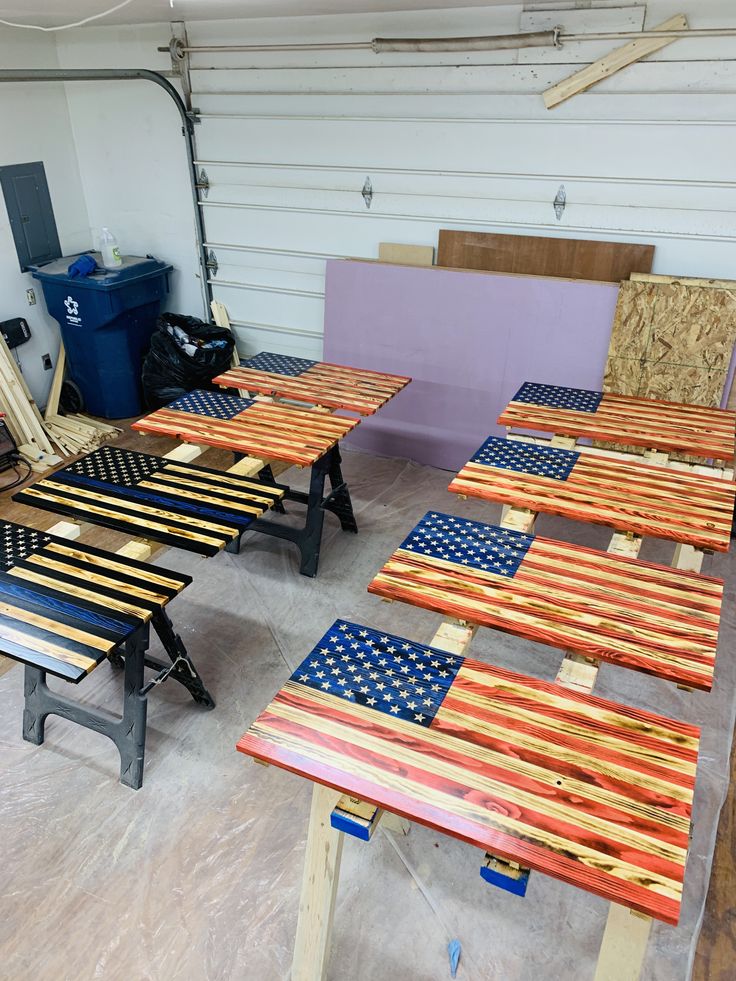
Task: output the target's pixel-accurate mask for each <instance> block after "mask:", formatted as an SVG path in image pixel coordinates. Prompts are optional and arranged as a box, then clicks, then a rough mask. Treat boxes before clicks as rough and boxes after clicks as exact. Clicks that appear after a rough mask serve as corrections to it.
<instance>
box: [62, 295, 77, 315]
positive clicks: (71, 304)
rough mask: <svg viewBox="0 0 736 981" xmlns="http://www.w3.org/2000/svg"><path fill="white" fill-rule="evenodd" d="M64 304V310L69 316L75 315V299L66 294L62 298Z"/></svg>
mask: <svg viewBox="0 0 736 981" xmlns="http://www.w3.org/2000/svg"><path fill="white" fill-rule="evenodd" d="M64 306H65V307H66V312H67V313H68V314H69V316H70V317H76V316H77V314H78V313H79V304H78V303H77V301H76V300H74V299H72V297H71V296H68V297H67V298H66V299H65V300H64Z"/></svg>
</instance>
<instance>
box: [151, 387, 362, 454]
mask: <svg viewBox="0 0 736 981" xmlns="http://www.w3.org/2000/svg"><path fill="white" fill-rule="evenodd" d="M359 422H360V420H359V419H347V418H345V417H343V416H335V415H331V414H329V413H326V412H319V411H314V410H310V409H297V408H295V407H293V406H290V405H281V404H278V405H277V404H275V403H272V402H256V401H254V400H253V399H242V398H238V397H237V396H235V395H228V394H226V393H225V392H204V391H195V392H189V393H188V394H187V395H184V396H182V397H181V398H179V399H176V400H175V401H174V402H172V403H171V405H168V406H166V407H165V408H163V409H157V410H156V411H155V412H152V413H151V414H150V415H148V416H144V417H143V418H142V419H139V420H138V421H137V422H134V423H133V429H137V430H139V431H140V432H144V433H157V434H158V435H161V436H171V437H172V438H173V439H181V440H184V441H185V442H187V443H201V444H204V445H205V446H214V447H217V448H219V449H226V450H233V451H234V452H236V453H244V454H247V455H252V456H255V457H261V458H263V459H266V460H281V461H284V462H285V463H293V464H296V465H297V466H300V467H306V466H311V465H312V464H313V463H316V461H317V460H319V458H320V457H322V456H324V455H325V453H327V452H328V451H329V450H331V449H332V448H333V446H335V445H336V444H337V443H338V442H339V441H340V440H341V439H342V438H343V437H344V436H347V434H348V433H349V432H350V431H351V430H352V429H354V428H355V427H356V426H357V425H358V423H359Z"/></svg>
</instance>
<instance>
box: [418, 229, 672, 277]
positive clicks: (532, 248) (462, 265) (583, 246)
mask: <svg viewBox="0 0 736 981" xmlns="http://www.w3.org/2000/svg"><path fill="white" fill-rule="evenodd" d="M653 260H654V246H653V245H640V244H638V243H635V242H596V241H592V240H588V239H574V238H546V237H544V236H541V235H495V234H492V233H489V232H464V231H460V232H455V231H451V230H449V229H445V228H443V229H440V236H439V248H438V252H437V265H438V266H452V267H454V268H456V269H483V270H487V271H489V272H507V273H525V274H526V275H530V276H559V277H564V278H565V279H591V280H597V281H598V282H604V283H618V282H620V281H621V280H622V279H628V278H629V276H630V275H631V273H632V272H639V273H646V272H651V269H652V261H653Z"/></svg>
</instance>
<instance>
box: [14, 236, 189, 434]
mask: <svg viewBox="0 0 736 981" xmlns="http://www.w3.org/2000/svg"><path fill="white" fill-rule="evenodd" d="M93 254H94V253H93ZM94 257H95V259H96V260H97V262H98V264H100V263H101V258H100V256H99V253H96V254H94ZM76 258H78V257H77V256H65V257H63V258H61V259H56V260H54V262H50V263H48V264H47V265H44V266H36V267H34V269H33V276H34V279H37V280H39V282H40V283H41V285H42V287H43V295H44V297H45V299H46V306H47V308H48V311H49V313H50V315H51V316H52V317H53V318H54V320H56V321H57V322H58V324H59V328H60V329H61V337H62V340H63V341H64V347H65V349H66V359H67V372H68V375H69V377H70V378H71V379H72V380H73V381H75V382H76V383H77V385H78V386H79V388H80V390H81V392H82V395H83V396H84V402H85V409H86V411H87V412H89V413H90V414H91V415H93V416H102V417H103V418H105V419H123V418H126V417H127V416H137V415H140V414H141V412H142V409H143V400H142V390H141V365H142V363H143V358H144V356H145V354H146V352H147V351H148V348H149V345H150V340H151V334H152V333H153V329H154V327H155V326H156V318H157V317H158V314H159V311H160V309H161V301H162V300H163V298H164V297H165V296H166V294H167V293H168V292H169V273H170V272H171V270H172V267H171V266H168V265H166V263H165V262H159V260H158V259H152V258H142V257H141V256H134V255H129V256H123V264H122V266H121V267H120V268H119V269H114V270H107V269H99V270H98V271H97V272H95V273H93V274H92V275H91V276H87V277H86V278H81V279H72V278H71V277H70V276H69V274H68V272H67V270H68V268H69V265H70V264H71V263H72V262H74V260H75V259H76Z"/></svg>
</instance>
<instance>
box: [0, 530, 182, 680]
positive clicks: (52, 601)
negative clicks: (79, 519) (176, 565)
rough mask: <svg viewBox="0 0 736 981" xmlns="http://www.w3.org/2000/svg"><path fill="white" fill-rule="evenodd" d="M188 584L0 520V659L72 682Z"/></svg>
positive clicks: (153, 569)
mask: <svg viewBox="0 0 736 981" xmlns="http://www.w3.org/2000/svg"><path fill="white" fill-rule="evenodd" d="M191 581H192V580H191V577H190V576H185V575H181V574H180V573H178V572H170V571H169V570H168V569H162V568H159V567H158V566H153V565H149V564H147V563H145V562H138V561H136V560H134V559H128V558H125V557H123V556H121V555H118V554H115V555H112V554H110V553H109V552H104V551H102V550H101V549H98V548H92V547H90V546H89V545H82V544H79V543H77V542H69V541H67V540H66V539H63V538H57V537H55V536H53V535H49V534H47V533H46V532H42V531H37V530H36V529H35V528H27V527H25V526H24V525H17V524H13V523H11V522H9V521H0V652H1V653H3V654H7V655H9V656H10V657H13V658H15V659H16V660H19V661H22V662H24V663H26V664H32V665H34V666H35V667H39V668H41V669H43V670H44V671H48V672H49V673H50V674H53V675H56V676H57V677H59V678H64V679H65V680H66V681H71V682H75V683H76V682H79V681H81V680H82V678H84V677H85V676H86V675H87V674H88V673H89V672H90V671H91V670H92V669H93V668H95V667H96V666H97V665H98V664H99V663H100V662H101V661H103V660H104V659H105V658H106V657H107V656H108V654H110V653H111V652H112V651H113V650H115V648H116V647H119V646H120V645H121V644H122V643H124V641H125V640H126V639H127V638H128V637H130V636H131V635H132V634H133V633H135V631H136V630H138V628H139V627H141V626H143V625H144V624H146V623H148V621H149V620H150V619H151V617H152V616H153V614H154V613H156V612H157V611H158V610H160V609H162V608H163V607H164V606H165V605H166V604H167V603H168V602H169V600H171V599H173V598H174V597H175V596H177V595H178V594H179V593H180V592H181V590H182V589H184V587H185V586H187V585H189V583H190V582H191Z"/></svg>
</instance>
